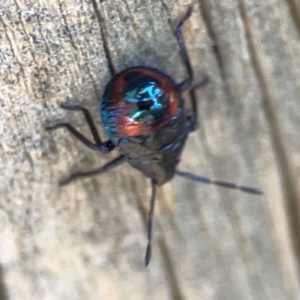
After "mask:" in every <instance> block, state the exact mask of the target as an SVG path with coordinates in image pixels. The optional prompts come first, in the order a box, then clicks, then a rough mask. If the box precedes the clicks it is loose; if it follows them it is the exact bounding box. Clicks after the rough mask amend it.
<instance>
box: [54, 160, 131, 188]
mask: <svg viewBox="0 0 300 300" xmlns="http://www.w3.org/2000/svg"><path fill="white" fill-rule="evenodd" d="M125 161H126V158H125V156H123V155H121V156H119V157H117V158H116V159H114V160H113V161H111V162H109V163H107V164H106V165H104V166H102V167H100V168H98V169H94V170H91V171H86V172H77V173H73V174H71V175H70V176H69V177H67V178H66V179H63V180H61V181H60V182H59V185H60V186H62V185H66V184H68V183H70V182H71V181H74V180H75V179H77V178H85V177H91V176H94V175H100V174H103V173H106V172H108V171H110V170H112V169H114V168H116V167H118V166H119V165H121V164H122V163H123V162H125Z"/></svg>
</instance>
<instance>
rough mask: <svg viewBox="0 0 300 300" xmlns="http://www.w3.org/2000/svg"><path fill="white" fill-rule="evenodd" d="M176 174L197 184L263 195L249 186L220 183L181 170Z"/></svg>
mask: <svg viewBox="0 0 300 300" xmlns="http://www.w3.org/2000/svg"><path fill="white" fill-rule="evenodd" d="M175 173H176V174H177V175H179V176H181V177H184V178H187V179H189V180H194V181H197V182H202V183H205V184H213V185H217V186H220V187H223V188H227V189H234V190H240V191H242V192H245V193H249V194H255V195H262V194H263V192H262V191H260V190H259V189H256V188H252V187H249V186H244V185H237V184H235V183H231V182H226V181H219V180H212V179H209V178H206V177H202V176H198V175H195V174H192V173H188V172H181V171H179V170H176V171H175Z"/></svg>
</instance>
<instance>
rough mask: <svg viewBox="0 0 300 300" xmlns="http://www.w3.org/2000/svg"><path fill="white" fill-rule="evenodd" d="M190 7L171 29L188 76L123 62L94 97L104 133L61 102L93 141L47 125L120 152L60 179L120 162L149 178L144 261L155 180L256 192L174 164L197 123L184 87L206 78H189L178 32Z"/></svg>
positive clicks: (103, 169) (103, 149)
mask: <svg viewBox="0 0 300 300" xmlns="http://www.w3.org/2000/svg"><path fill="white" fill-rule="evenodd" d="M191 13H192V7H189V8H188V10H187V11H186V13H185V15H184V16H183V17H182V18H181V19H180V21H179V23H178V25H177V26H176V28H175V30H174V34H175V37H176V39H177V42H178V45H179V50H180V54H181V58H182V60H183V63H184V65H185V67H186V69H187V73H188V77H187V79H186V80H184V81H183V82H180V83H175V81H174V80H173V79H172V78H171V77H170V76H168V75H167V74H165V73H164V72H162V71H160V70H157V69H154V68H150V67H143V66H137V67H132V68H128V69H126V70H123V71H121V72H120V73H118V74H117V75H115V76H114V77H113V78H112V79H111V80H110V82H109V83H108V84H107V86H106V88H105V91H104V94H103V96H102V98H101V100H100V114H101V118H102V123H103V126H104V128H105V131H106V133H107V135H108V137H109V140H108V141H105V142H103V141H102V140H101V138H100V136H99V134H98V131H97V129H96V127H95V125H94V122H93V120H92V118H91V115H90V113H89V111H88V110H87V109H86V108H84V107H82V106H80V105H72V104H63V105H61V107H62V108H63V109H65V110H70V111H81V112H82V113H83V115H84V117H85V119H86V122H87V124H88V126H89V128H90V130H91V133H92V136H93V139H94V141H93V142H91V141H90V140H89V139H87V138H86V137H85V136H83V135H82V134H81V133H80V132H78V131H77V130H76V129H75V128H74V127H73V126H72V125H71V124H69V123H57V124H56V125H54V126H51V127H47V128H46V129H47V130H49V131H51V130H55V129H58V128H62V127H63V128H66V129H67V130H68V131H69V132H70V133H71V134H73V135H74V136H75V137H76V138H77V139H78V140H80V141H81V142H82V143H83V144H85V145H86V146H87V147H89V148H91V149H93V150H97V151H100V152H102V153H108V152H110V151H112V150H114V149H115V148H118V149H119V151H120V153H121V155H120V156H119V157H117V158H116V159H114V160H113V161H111V162H109V163H107V164H106V165H104V166H102V167H100V168H98V169H94V170H91V171H85V172H77V173H73V174H71V175H69V177H68V178H67V179H65V180H63V181H61V182H60V184H61V185H65V184H67V183H70V182H71V181H73V180H75V179H77V178H83V177H88V176H93V175H99V174H103V173H105V172H107V171H109V170H111V169H113V168H116V167H117V166H119V165H121V164H122V163H124V162H128V163H129V164H130V165H131V166H133V167H134V168H135V169H138V170H139V171H141V172H142V173H143V174H144V175H145V176H147V177H148V178H150V180H151V199H150V209H149V215H148V245H147V250H146V257H145V264H146V266H147V265H148V264H149V262H150V259H151V252H152V247H151V241H152V227H153V226H152V225H153V214H154V203H155V194H156V189H157V186H160V185H163V184H164V183H166V182H167V181H169V180H171V179H172V177H173V176H174V175H175V174H176V175H179V176H181V177H184V178H187V179H190V180H194V181H197V182H202V183H206V184H214V185H217V186H220V187H223V188H229V189H237V190H241V191H243V192H246V193H250V194H258V195H259V194H262V192H261V191H260V190H258V189H255V188H251V187H247V186H241V185H236V184H234V183H230V182H225V181H217V180H211V179H208V178H205V177H201V176H198V175H194V174H191V173H187V172H182V171H179V170H178V169H177V164H178V163H179V160H180V156H181V153H182V150H183V148H184V144H185V141H186V139H187V137H188V135H189V133H191V132H192V131H194V130H195V129H196V128H197V105H196V99H195V96H194V94H193V93H191V105H192V114H191V115H190V114H188V113H187V110H186V108H185V105H184V101H183V98H182V93H183V92H184V91H186V90H191V91H193V90H194V89H195V88H199V87H203V86H205V85H206V84H207V83H208V81H209V80H208V78H204V79H202V80H200V81H198V82H197V83H195V82H194V75H193V70H192V67H191V63H190V60H189V57H188V54H187V50H186V46H185V42H184V39H183V35H182V26H183V24H184V22H185V21H186V20H187V19H188V18H189V17H190V15H191Z"/></svg>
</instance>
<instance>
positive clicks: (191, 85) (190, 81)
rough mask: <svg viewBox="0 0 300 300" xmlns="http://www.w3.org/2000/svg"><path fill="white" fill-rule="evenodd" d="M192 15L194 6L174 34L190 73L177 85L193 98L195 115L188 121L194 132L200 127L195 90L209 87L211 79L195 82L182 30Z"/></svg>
mask: <svg viewBox="0 0 300 300" xmlns="http://www.w3.org/2000/svg"><path fill="white" fill-rule="evenodd" d="M191 14H192V6H190V7H189V8H188V10H187V11H186V13H185V15H184V16H183V17H182V18H181V19H180V20H179V23H178V25H177V26H176V28H175V31H174V33H175V36H176V39H177V42H178V45H179V49H180V54H181V58H182V60H183V63H184V65H185V66H186V69H187V72H188V78H187V79H186V80H184V81H183V82H181V83H179V84H178V85H177V87H178V89H179V91H180V92H184V91H186V90H190V98H191V102H192V111H193V114H192V116H190V117H189V118H188V119H189V120H188V121H189V122H190V124H191V125H190V131H193V130H195V129H196V128H197V127H198V125H197V115H198V114H197V103H196V95H195V91H194V89H195V88H200V87H203V86H205V85H207V84H208V83H209V79H208V77H205V78H202V79H201V80H200V81H199V80H198V81H197V82H194V73H193V69H192V66H191V62H190V59H189V56H188V54H187V50H186V46H185V42H184V39H183V35H182V30H181V28H182V26H183V24H184V22H185V21H186V20H187V19H188V18H189V17H190V16H191Z"/></svg>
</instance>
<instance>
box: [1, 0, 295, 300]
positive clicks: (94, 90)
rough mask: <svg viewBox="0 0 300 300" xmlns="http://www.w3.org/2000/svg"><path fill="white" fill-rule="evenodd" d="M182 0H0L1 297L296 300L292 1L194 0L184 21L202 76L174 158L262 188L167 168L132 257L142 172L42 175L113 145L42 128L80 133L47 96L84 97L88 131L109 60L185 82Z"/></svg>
mask: <svg viewBox="0 0 300 300" xmlns="http://www.w3.org/2000/svg"><path fill="white" fill-rule="evenodd" d="M189 3H190V1H184V0H177V1H174V0H147V1H145V0H127V1H126V0H113V1H111V0H106V1H101V0H75V1H74V0H55V1H49V0H38V1H33V0H26V1H25V0H17V1H16V0H15V1H13V0H0V107H1V108H0V109H1V113H0V136H1V143H0V169H1V173H0V193H1V199H0V298H1V300H2V299H5V300H8V299H12V300H16V299H22V300H27V299H30V300H32V299H39V300H40V299H47V300H48V299H49V300H50V299H64V300H68V299H72V300H77V299H91V300H93V299H110V300H113V299H189V300H190V299H191V300H192V299H197V300H199V299H201V300H211V299H214V300H227V299H230V300H235V299H237V300H244V299H245V300H246V299H249V300H250V299H253V300H258V299H264V300H266V299H272V300H277V299H278V300H283V299H296V298H297V282H298V279H299V277H298V274H299V273H298V271H299V257H300V255H299V253H300V250H299V249H300V247H299V241H300V239H299V231H300V230H299V231H298V229H299V228H298V226H299V224H298V219H300V218H298V216H299V214H298V212H299V210H298V206H297V205H298V204H299V202H297V201H299V194H300V191H299V184H300V171H299V170H300V154H299V150H300V135H299V130H300V99H299V95H300V59H299V57H300V41H299V37H300V5H299V2H297V0H265V1H261V0H223V1H217V0H199V1H198V2H197V1H196V2H195V5H194V12H193V15H192V17H191V19H190V20H189V21H188V22H187V23H186V25H185V27H184V32H185V38H186V42H187V46H188V49H189V53H190V56H191V59H192V64H193V67H194V70H195V73H196V74H198V75H199V76H200V75H202V74H207V75H209V76H210V78H211V80H212V83H211V85H210V86H208V87H206V88H203V89H202V90H199V92H198V101H199V102H198V103H199V111H200V116H199V121H200V125H201V127H200V129H199V130H198V132H196V133H194V134H193V135H191V137H190V138H189V142H188V144H187V146H186V149H185V152H184V155H183V158H182V162H181V166H180V167H181V169H182V170H187V171H191V172H194V173H197V174H200V175H206V176H210V177H212V178H218V179H224V180H230V181H235V182H238V183H243V184H248V185H252V186H255V187H260V188H262V189H263V190H264V192H265V194H264V196H262V197H255V196H251V195H245V194H243V193H241V192H235V191H227V190H224V189H220V188H219V189H217V188H215V187H211V186H205V185H201V184H197V183H194V182H188V181H186V180H184V179H181V178H175V179H174V180H173V181H172V182H171V183H170V184H167V185H165V186H164V187H163V188H161V190H160V194H159V197H158V201H157V207H156V216H155V237H154V243H153V247H154V249H153V251H154V253H153V258H152V262H151V264H150V266H149V267H148V268H147V269H146V268H145V267H144V251H145V244H146V237H145V232H146V228H145V212H146V211H147V209H148V204H149V203H148V202H149V194H150V188H149V182H148V180H146V179H145V178H143V177H142V176H141V175H140V174H139V173H138V172H137V171H135V170H133V169H131V168H130V167H129V166H128V165H124V166H122V167H120V168H118V169H116V170H114V171H112V172H110V173H109V174H107V175H106V176H99V177H96V178H93V179H87V180H83V181H77V182H74V183H72V184H70V185H69V186H67V187H65V188H59V187H58V186H57V181H58V180H59V178H61V177H62V176H64V175H65V174H67V173H68V171H69V170H79V169H89V168H91V167H93V166H100V165H101V164H104V163H105V162H106V161H108V160H110V159H111V158H112V157H115V156H116V153H114V154H112V155H107V156H104V155H100V154H98V153H93V152H92V151H91V150H89V149H87V148H85V147H84V146H83V145H82V144H80V143H79V142H77V141H76V140H74V139H73V138H72V137H71V136H70V134H69V133H67V132H66V131H65V130H58V131H56V132H53V133H51V134H49V133H46V132H45V131H44V129H43V128H44V126H45V125H49V124H53V123H54V122H55V121H56V120H61V119H64V120H70V121H71V122H74V124H76V125H77V127H78V128H79V129H80V130H81V131H82V132H85V133H86V134H87V135H88V134H89V132H88V129H87V127H86V125H85V122H84V120H83V116H82V115H81V114H80V113H65V112H64V111H62V110H61V109H60V108H59V103H64V102H66V101H67V100H68V99H70V98H72V99H76V100H77V101H78V102H80V103H84V104H85V105H86V106H87V107H88V108H89V109H90V110H91V111H92V112H93V116H94V119H95V120H96V122H97V125H98V126H99V128H101V123H100V119H99V116H98V99H99V97H100V96H101V93H102V91H103V88H104V86H105V84H106V83H107V81H108V80H109V79H110V78H111V76H112V74H113V73H115V72H118V71H120V70H122V69H124V68H127V67H130V66H134V65H150V66H154V67H158V68H161V69H163V70H165V71H166V72H167V73H169V74H171V75H172V76H174V78H175V79H176V80H177V81H180V80H182V79H184V78H185V76H186V71H185V69H184V67H183V64H182V62H181V60H180V57H179V53H178V47H177V44H176V40H175V38H174V36H173V34H172V28H173V27H174V25H175V24H176V21H177V20H178V18H179V17H180V16H181V15H182V14H183V13H184V12H185V10H186V8H187V5H188V4H189ZM102 136H103V131H102ZM297 185H298V186H297Z"/></svg>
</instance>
